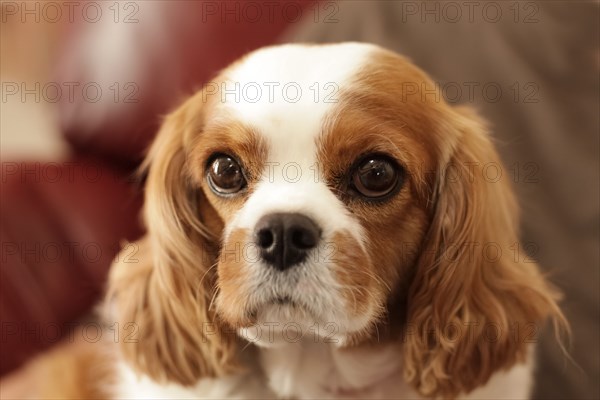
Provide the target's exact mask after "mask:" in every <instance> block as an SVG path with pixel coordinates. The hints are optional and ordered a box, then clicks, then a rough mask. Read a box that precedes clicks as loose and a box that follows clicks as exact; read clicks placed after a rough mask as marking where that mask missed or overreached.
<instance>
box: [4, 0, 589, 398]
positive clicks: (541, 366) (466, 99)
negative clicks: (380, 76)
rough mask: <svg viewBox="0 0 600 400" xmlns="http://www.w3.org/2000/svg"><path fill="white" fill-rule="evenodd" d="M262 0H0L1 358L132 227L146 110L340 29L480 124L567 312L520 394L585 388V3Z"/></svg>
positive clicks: (99, 269)
mask: <svg viewBox="0 0 600 400" xmlns="http://www.w3.org/2000/svg"><path fill="white" fill-rule="evenodd" d="M266 3H269V2H256V3H255V4H257V5H258V6H257V7H256V6H248V3H247V2H241V1H228V2H214V1H204V2H200V1H191V2H190V1H188V2H184V1H181V2H180V1H172V2H170V4H169V5H168V6H167V4H166V2H163V1H152V2H121V3H117V5H114V4H115V3H113V2H85V1H83V2H71V3H69V4H70V5H69V4H67V2H48V1H42V2H35V1H31V2H11V1H3V2H1V3H0V4H1V10H2V11H1V12H2V14H1V18H2V22H1V25H0V26H1V35H0V40H1V43H0V44H1V58H0V67H1V70H0V81H1V84H2V88H1V89H2V91H1V95H2V101H1V103H0V106H1V136H0V140H1V153H0V155H1V157H2V188H1V190H0V196H1V201H2V202H1V205H2V209H1V210H0V221H1V225H0V234H1V240H2V267H1V278H2V279H1V282H0V284H1V292H0V296H1V302H0V312H1V315H0V317H1V320H2V336H1V340H0V345H1V357H0V358H1V363H0V364H1V365H0V366H1V371H2V373H3V374H8V373H10V372H14V371H15V369H16V368H18V366H20V365H22V364H23V363H24V362H26V361H27V360H28V359H29V358H30V357H31V356H32V355H34V354H36V353H38V352H39V351H41V350H42V349H45V348H47V347H49V346H51V345H53V344H54V343H56V342H57V341H59V340H60V338H64V336H66V335H67V333H68V332H69V329H68V326H70V325H69V324H71V323H77V322H78V321H79V322H80V323H81V321H83V320H82V318H85V317H86V316H87V315H89V312H90V310H91V307H92V305H93V304H94V303H95V302H96V301H97V300H98V298H99V296H100V295H101V293H102V290H103V283H104V278H105V276H106V271H107V268H108V266H109V264H110V262H111V260H112V259H113V257H114V256H115V254H116V252H117V251H118V249H119V247H120V244H121V243H122V240H123V239H134V238H135V237H137V236H139V235H140V234H141V232H142V228H141V227H140V225H139V219H138V216H137V211H138V210H139V207H140V204H141V199H140V193H139V190H138V189H137V188H136V185H135V182H134V180H133V179H131V178H130V176H131V172H132V171H133V169H134V168H135V166H136V165H137V163H138V162H139V160H140V158H141V156H142V154H143V150H144V148H145V146H146V145H147V143H148V142H149V141H150V140H151V138H152V136H153V134H154V132H155V130H156V127H157V126H158V124H159V121H160V116H161V115H163V114H164V113H165V112H166V111H167V110H168V109H169V108H170V107H173V105H174V104H175V103H176V102H177V101H178V100H179V99H181V98H182V97H184V96H186V95H188V94H190V93H191V92H192V91H193V90H195V89H197V88H199V87H200V86H201V85H202V84H203V83H204V82H206V81H207V80H209V79H210V77H211V76H212V75H214V74H215V73H216V71H218V70H219V69H220V68H222V67H224V66H225V65H226V64H227V63H229V62H230V61H232V60H233V59H235V58H237V57H238V56H240V55H242V54H244V53H245V52H247V51H250V50H252V49H254V48H257V47H260V46H262V45H267V44H272V43H279V42H288V41H291V42H332V41H347V40H356V41H367V42H373V43H377V44H380V45H383V46H385V47H387V48H390V49H392V50H395V51H398V52H400V53H402V54H404V55H406V56H408V57H409V58H411V59H412V60H413V61H414V62H415V63H416V64H417V65H419V66H420V67H421V68H423V69H424V70H426V71H427V72H428V73H430V74H431V75H432V76H433V78H434V79H435V80H436V81H437V82H439V84H440V87H441V88H442V89H443V90H442V92H443V93H444V95H445V96H446V98H447V99H448V100H449V101H451V102H455V103H462V104H470V105H471V106H473V107H475V108H476V109H478V110H479V111H480V113H481V114H482V115H483V116H485V118H487V119H488V120H489V121H490V122H491V124H492V126H493V132H494V135H495V137H496V138H497V142H498V148H499V151H500V153H501V155H502V157H503V159H504V161H505V164H506V166H507V170H506V171H504V173H507V174H511V176H512V177H513V181H514V183H515V187H516V189H517V192H518V194H519V197H520V201H521V205H522V208H523V219H524V220H523V235H522V236H523V242H524V243H529V244H530V246H529V247H528V248H527V250H528V251H529V252H530V253H532V254H531V255H532V256H533V257H534V258H535V259H536V260H538V261H539V263H540V264H541V265H542V267H543V268H544V269H545V270H546V271H547V272H548V273H549V276H550V278H551V280H552V281H553V282H554V283H556V284H557V285H558V286H559V287H560V288H561V289H562V290H563V292H564V293H565V299H564V302H563V306H564V310H565V312H566V314H567V317H568V319H569V320H570V322H571V323H572V327H573V337H572V345H571V347H570V353H571V355H572V357H573V359H574V361H575V363H576V365H574V364H573V363H571V362H570V361H568V360H566V359H565V357H564V356H563V355H562V354H561V353H560V350H559V349H558V347H557V345H556V343H555V342H554V341H553V339H552V338H551V337H549V335H548V334H546V333H544V334H542V335H541V344H540V346H538V354H537V357H538V359H539V362H538V379H537V386H536V391H535V397H536V398H555V399H564V398H577V399H580V398H586V399H596V398H600V389H599V383H598V382H599V376H598V375H599V373H600V361H599V359H600V347H599V343H600V340H599V339H600V337H599V325H600V322H599V318H600V314H599V312H600V308H599V303H600V298H599V293H600V285H599V283H600V274H599V271H600V268H599V261H600V260H599V223H598V222H599V210H600V207H599V205H600V204H599V203H600V186H599V181H600V176H599V173H600V164H599V151H600V150H599V147H600V146H599V145H600V139H599V127H600V126H599V118H600V117H599V113H598V110H599V97H598V96H599V89H600V86H599V72H600V71H599V70H600V50H599V34H600V31H599V24H598V21H599V18H598V17H599V6H598V2H596V1H550V2H540V1H496V2H494V1H489V2H486V1H482V2H471V3H469V4H468V5H467V4H465V3H464V2H438V1H428V2H422V1H340V2H333V1H318V2H312V1H311V2H299V1H288V2H275V5H273V3H271V5H267V4H266ZM111 7H112V8H111ZM253 7H254V8H253ZM57 10H58V11H57ZM98 10H100V11H99V12H98ZM98 88H99V90H98ZM98 93H100V95H98Z"/></svg>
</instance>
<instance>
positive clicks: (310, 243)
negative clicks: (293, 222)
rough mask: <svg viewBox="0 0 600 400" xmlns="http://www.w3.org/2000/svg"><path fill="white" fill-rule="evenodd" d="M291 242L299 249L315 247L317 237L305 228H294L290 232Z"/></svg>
mask: <svg viewBox="0 0 600 400" xmlns="http://www.w3.org/2000/svg"><path fill="white" fill-rule="evenodd" d="M292 243H293V244H294V245H295V246H296V247H297V248H299V249H303V250H308V249H312V248H313V247H315V245H316V244H317V238H316V236H315V235H314V234H313V233H312V232H310V231H308V230H306V229H296V230H294V231H293V232H292Z"/></svg>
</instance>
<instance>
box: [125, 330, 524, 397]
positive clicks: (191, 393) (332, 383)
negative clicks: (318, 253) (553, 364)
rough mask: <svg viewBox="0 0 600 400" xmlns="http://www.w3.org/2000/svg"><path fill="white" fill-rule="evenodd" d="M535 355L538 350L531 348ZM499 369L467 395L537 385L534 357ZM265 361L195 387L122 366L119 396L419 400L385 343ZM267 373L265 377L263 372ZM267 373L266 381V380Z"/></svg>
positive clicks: (269, 352) (268, 354)
mask: <svg viewBox="0 0 600 400" xmlns="http://www.w3.org/2000/svg"><path fill="white" fill-rule="evenodd" d="M532 353H533V352H532ZM532 359H533V354H531V355H530V357H529V360H530V362H528V363H527V364H520V365H516V366H514V367H513V368H511V369H510V370H508V371H501V372H498V373H496V374H495V375H494V376H493V377H492V378H491V379H490V381H489V382H488V383H487V384H486V385H485V386H483V387H481V388H478V389H476V390H475V391H473V392H471V393H470V394H469V395H468V396H464V397H462V398H464V399H526V398H528V397H529V394H530V390H531V387H532V383H533V380H532V365H533V363H532V361H531V360H532ZM260 365H261V366H262V371H260V367H258V366H257V365H256V366H254V367H255V368H256V369H254V370H253V371H249V372H248V373H247V374H244V375H236V376H230V377H225V378H219V379H202V380H200V381H199V382H198V383H197V384H196V385H195V386H193V387H187V388H186V387H183V386H179V385H176V384H167V385H164V384H158V383H155V382H153V381H152V380H150V379H149V378H147V377H145V376H141V377H140V376H137V375H136V374H135V373H134V372H133V371H132V370H131V369H130V368H129V367H127V366H126V365H125V364H123V363H120V364H119V367H118V368H119V382H118V384H117V386H116V387H115V388H114V393H115V398H127V399H150V398H151V399H197V398H212V399H216V398H219V399H225V398H228V399H246V398H247V399H250V398H253V399H256V398H261V399H267V398H297V399H315V398H319V399H323V398H336V399H366V398H374V399H418V398H420V396H419V395H418V394H417V393H416V392H415V391H414V390H413V389H412V388H411V387H410V386H408V385H407V384H406V383H405V381H404V379H403V377H402V362H401V353H400V349H399V348H397V346H381V347H369V348H366V347H365V348H359V349H352V350H343V349H338V348H336V347H335V346H334V345H331V344H325V343H322V342H318V343H314V342H312V341H305V342H299V343H293V344H286V345H283V346H278V347H275V348H262V349H260ZM263 373H264V375H263ZM265 376H266V379H265Z"/></svg>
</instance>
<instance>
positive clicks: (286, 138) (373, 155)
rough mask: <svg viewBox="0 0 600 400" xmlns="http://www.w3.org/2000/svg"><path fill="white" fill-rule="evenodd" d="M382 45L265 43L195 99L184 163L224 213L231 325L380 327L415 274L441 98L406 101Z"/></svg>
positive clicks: (222, 274)
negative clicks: (269, 85) (199, 116)
mask: <svg viewBox="0 0 600 400" xmlns="http://www.w3.org/2000/svg"><path fill="white" fill-rule="evenodd" d="M371 57H381V59H382V60H381V65H380V66H376V65H377V64H376V63H375V64H372V63H373V60H371V59H370V58H371ZM385 57H386V56H385V54H378V53H377V52H376V51H375V49H374V48H373V47H371V46H365V45H356V44H347V45H341V46H322V47H321V46H312V47H303V46H289V47H279V48H268V49H265V50H262V51H258V52H256V53H253V54H251V55H250V56H248V57H246V58H245V59H243V60H242V61H241V62H239V63H238V64H236V65H234V66H233V67H231V68H229V69H228V70H227V71H225V72H224V73H223V74H222V75H221V76H220V77H219V78H218V79H217V82H218V83H212V84H211V85H209V86H207V90H210V93H211V94H207V93H205V94H204V99H203V100H205V101H206V103H208V104H203V105H200V104H197V105H196V106H197V107H204V112H205V116H204V121H203V122H202V123H203V127H202V133H201V134H200V135H198V136H197V138H196V139H195V140H194V141H193V144H192V148H191V149H190V156H191V159H190V162H189V163H188V165H187V168H188V169H189V172H190V174H191V175H192V176H193V177H194V181H195V183H196V184H197V186H198V187H201V188H202V191H203V193H204V195H205V196H206V198H207V201H208V203H209V204H210V205H211V207H212V209H214V210H215V211H216V213H217V214H218V216H219V217H220V220H221V221H222V224H223V231H222V233H221V234H220V239H221V243H222V246H221V251H220V255H219V257H218V267H217V276H218V279H217V285H218V293H217V295H216V299H215V302H216V303H215V304H216V309H217V312H218V313H219V314H220V315H222V317H223V318H224V319H225V320H226V321H227V322H228V323H230V324H231V325H233V326H235V327H238V328H247V327H248V326H253V325H255V324H259V327H257V329H260V331H263V330H264V332H266V331H267V329H268V325H264V324H271V329H274V330H275V331H278V330H280V329H281V328H283V327H284V326H286V324H287V323H295V324H299V325H300V326H301V327H302V329H303V330H304V332H307V329H308V328H309V327H310V326H314V325H315V324H319V325H320V326H321V329H320V330H318V331H320V332H321V333H323V334H324V335H328V336H329V337H330V338H333V337H335V339H336V340H339V341H340V343H343V342H345V341H347V339H348V338H349V337H350V336H352V335H355V334H361V333H363V332H364V331H365V330H368V329H369V328H372V327H373V325H374V323H375V322H376V321H377V320H378V318H379V317H381V316H382V315H383V313H384V311H385V307H386V303H387V301H388V300H389V298H390V296H392V295H393V294H395V292H396V291H395V290H394V289H396V288H397V287H398V285H399V283H400V282H401V281H403V280H404V279H406V275H407V273H408V272H409V271H408V266H409V265H410V264H411V263H413V262H414V259H411V257H414V255H415V253H416V251H415V248H416V247H417V246H418V245H420V243H421V241H422V237H423V235H424V232H425V229H426V227H427V210H426V209H427V207H426V201H427V195H428V194H427V187H425V186H424V185H423V184H422V182H420V179H421V177H420V176H415V177H412V176H411V174H412V173H413V167H414V168H415V171H414V173H417V174H419V173H421V172H422V171H421V170H420V169H426V168H428V167H429V169H431V170H433V169H434V168H435V166H434V165H433V164H432V163H431V160H434V159H435V158H436V154H435V152H436V151H437V149H435V148H432V147H431V146H430V145H431V142H430V139H429V138H428V137H427V136H428V135H429V136H431V132H432V131H434V130H435V129H437V128H436V127H435V126H434V125H435V119H434V118H432V114H433V113H435V110H430V109H429V108H434V107H422V106H421V107H415V106H412V105H409V106H407V105H406V104H405V105H402V104H401V101H402V99H400V98H399V96H398V95H397V94H399V92H396V90H398V89H399V87H394V82H393V81H392V79H393V78H394V76H393V71H391V70H389V71H386V64H385ZM314 60H322V62H321V63H315V62H314ZM348 60H353V62H351V63H349V62H348ZM369 65H370V66H369ZM389 66H390V64H388V65H387V67H389ZM405 68H406V71H405V72H406V75H405V76H406V77H408V78H409V80H410V81H417V82H418V84H421V83H425V78H424V76H422V75H421V74H420V73H418V71H416V70H415V69H413V68H412V67H410V66H409V65H408V64H406V66H405ZM376 69H377V70H376ZM378 75H379V76H380V78H379V79H370V77H373V76H378ZM264 82H276V83H277V84H278V86H273V93H272V94H271V96H269V93H267V91H266V90H264V92H263V93H262V96H260V98H259V99H258V100H257V101H255V98H256V97H257V96H256V95H254V94H250V93H249V89H247V88H250V87H252V86H253V85H257V86H256V87H261V88H262V89H265V88H266V86H264ZM258 85H260V86H258ZM285 85H287V87H288V89H282V88H283V87H284V86H285ZM325 87H327V88H328V89H327V90H328V93H327V96H325V95H324V94H323V91H324V90H325V89H324V88H325ZM286 90H287V92H289V93H286ZM294 91H295V93H293V92H294ZM256 93H258V91H257V92H256ZM319 94H320V95H321V98H318V97H315V96H318V95H319ZM286 96H287V98H286ZM292 96H294V97H292ZM418 103H421V102H420V101H419V102H418ZM434 106H435V105H434ZM402 107H404V108H405V110H403V111H400V112H398V111H397V110H398V109H400V108H402ZM408 108H411V110H409V109H408ZM419 108H420V109H419ZM198 112H200V110H199V109H198ZM406 116H408V117H409V118H410V121H411V122H412V121H418V123H419V128H420V129H423V131H420V129H419V130H417V129H414V128H415V127H413V128H409V127H408V125H409V120H407V118H406ZM411 125H412V123H411ZM423 162H425V163H426V164H423ZM409 166H411V167H409ZM429 195H431V193H429ZM211 212H212V210H211ZM403 245H404V247H405V248H404V249H403ZM410 246H412V248H410ZM407 248H409V250H410V253H409V252H407V251H406V250H407ZM260 324H263V326H262V327H260ZM326 325H327V326H328V328H325V326H326ZM289 326H290V325H288V327H289ZM278 328H279V329H278ZM315 331H316V330H315ZM240 333H241V334H242V335H245V336H246V337H249V338H256V341H257V343H259V344H263V345H267V346H268V345H272V344H275V343H276V342H277V338H275V339H273V337H269V336H268V335H266V334H264V335H260V332H257V331H256V330H255V329H250V330H248V329H240Z"/></svg>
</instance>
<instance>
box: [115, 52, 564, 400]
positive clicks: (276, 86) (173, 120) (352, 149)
mask: <svg viewBox="0 0 600 400" xmlns="http://www.w3.org/2000/svg"><path fill="white" fill-rule="evenodd" d="M490 163H495V165H496V166H497V167H500V165H501V164H500V161H499V159H498V157H497V155H496V153H495V151H494V149H493V147H492V145H491V143H490V140H489V138H488V137H487V133H486V132H485V130H484V128H483V126H482V125H481V124H480V123H479V122H478V121H477V119H476V118H474V116H472V115H471V114H470V113H468V112H467V111H465V110H457V109H453V108H451V107H450V106H449V105H447V104H446V103H445V102H444V101H443V100H442V99H441V98H440V95H439V92H438V91H437V90H436V87H435V85H434V84H433V82H432V81H431V80H430V79H429V78H428V77H427V76H426V75H425V74H424V73H423V72H421V71H420V70H418V69H417V68H416V67H414V66H413V65H411V64H410V63H409V62H408V61H406V60H405V59H403V58H401V57H399V56H397V55H395V54H393V53H390V52H387V51H385V50H382V49H380V48H377V47H375V46H371V45H363V44H339V45H324V46H305V45H289V46H279V47H272V48H266V49H262V50H259V51H257V52H254V53H251V54H250V55H248V56H246V57H244V58H243V59H241V60H240V61H238V62H236V63H235V64H233V65H232V66H230V67H229V68H227V69H226V70H224V71H223V72H222V73H221V74H220V75H219V76H218V77H217V78H216V79H215V80H214V81H213V82H211V83H210V84H208V85H207V86H206V87H205V88H204V89H203V91H201V92H200V93H198V94H196V95H195V96H194V97H192V98H191V99H189V100H188V101H187V102H186V103H185V104H184V105H183V106H181V107H180V108H179V109H178V110H177V111H176V112H174V113H173V114H171V115H170V116H169V117H168V119H167V121H166V122H165V125H164V127H163V129H162V131H161V133H160V134H159V137H158V138H157V140H156V142H155V144H154V146H153V147H152V149H151V151H150V154H149V157H148V162H147V164H148V167H149V175H148V185H147V194H146V208H145V217H146V221H147V224H148V230H149V239H150V243H151V247H152V249H151V250H150V252H151V261H150V262H149V266H148V267H147V268H146V270H145V271H146V272H145V275H144V274H142V275H144V276H145V278H144V281H143V282H144V283H143V284H144V285H145V289H140V292H143V296H146V297H147V296H149V294H148V293H152V296H153V297H154V300H151V301H150V300H148V298H146V300H145V303H144V304H145V307H146V308H144V307H141V308H140V307H139V306H136V307H134V306H131V305H127V302H126V300H123V302H121V306H120V307H122V308H128V309H129V310H130V312H131V313H134V315H131V314H127V313H126V312H125V313H124V315H128V316H129V317H130V318H135V320H137V321H139V320H143V321H144V322H147V321H146V320H145V319H144V318H145V314H151V315H152V319H151V320H150V321H149V322H147V323H148V324H149V325H150V326H149V327H148V330H151V329H154V330H156V329H158V330H159V331H164V330H165V327H164V326H161V322H165V324H166V325H168V328H166V329H167V330H168V331H169V333H168V335H169V337H170V339H167V338H166V337H167V334H166V333H164V335H160V334H158V335H157V334H154V335H155V336H152V337H150V336H148V335H147V336H146V340H147V341H150V340H153V342H152V343H153V346H148V345H147V347H146V349H142V346H143V345H140V346H136V347H133V350H132V347H130V349H129V350H126V352H127V351H129V352H130V354H131V359H132V362H133V363H134V364H137V365H138V367H139V369H141V370H143V371H144V372H146V373H149V374H151V375H152V376H155V377H157V376H160V377H165V376H166V377H167V378H169V379H171V380H175V381H178V382H181V383H193V382H194V380H195V379H198V378H199V377H200V376H203V375H211V374H215V373H220V372H222V371H224V370H226V365H228V364H229V363H230V362H231V361H232V359H234V358H235V346H236V345H235V339H232V338H230V337H228V336H227V334H225V333H224V331H225V327H230V328H233V329H235V330H237V332H238V333H239V334H240V335H241V336H242V337H243V338H245V339H248V340H252V341H255V342H256V343H257V344H259V345H262V346H272V345H278V344H281V341H282V340H284V338H283V337H281V336H280V335H278V334H277V332H280V330H281V329H282V328H284V327H288V328H289V327H290V324H292V325H291V326H293V327H294V328H296V329H300V330H301V331H304V332H305V333H306V332H307V329H311V328H312V329H313V330H311V331H310V332H311V334H314V333H315V332H318V333H319V334H323V335H326V336H327V338H328V339H334V342H335V343H337V345H338V346H354V345H358V344H360V343H363V342H369V341H376V340H384V341H395V340H398V341H402V343H403V346H402V347H403V354H399V355H398V356H399V357H403V358H404V360H403V363H404V365H405V375H406V378H407V380H408V381H410V382H412V383H413V384H414V385H415V386H416V387H417V389H419V390H420V391H421V393H423V394H427V395H444V396H453V395H456V394H457V393H459V392H461V391H468V390H470V389H473V388H474V387H477V386H478V385H480V384H482V383H484V382H485V381H487V379H488V378H489V376H490V375H491V374H492V373H493V372H494V371H495V370H497V369H499V368H503V367H508V366H510V365H512V364H513V363H514V362H516V361H518V360H522V359H523V357H524V356H525V353H526V352H525V344H524V343H523V342H520V336H519V335H520V334H519V335H516V336H514V335H508V334H507V332H508V328H509V326H510V324H513V323H520V324H526V323H530V322H535V321H538V320H540V319H541V318H543V317H544V316H545V315H547V314H553V315H556V316H558V317H560V312H559V311H558V309H557V307H556V304H555V302H554V300H553V294H552V292H551V291H550V289H549V288H548V287H547V286H546V284H545V282H544V281H543V279H542V278H541V277H540V276H539V273H538V271H537V269H536V268H535V266H534V265H527V264H523V263H522V260H520V259H517V260H516V261H515V260H514V259H513V257H514V253H512V252H510V250H509V249H510V248H511V246H514V244H515V243H517V240H518V239H517V233H516V232H517V216H516V209H515V206H514V201H513V198H512V194H511V191H510V187H509V186H508V185H507V184H506V183H505V179H501V180H500V179H496V176H494V177H491V178H490V177H489V176H487V175H485V171H487V170H484V167H486V166H489V164H490ZM486 168H487V167H486ZM491 243H492V244H494V246H495V247H494V248H493V249H492V250H494V251H496V253H494V254H495V255H494V256H493V257H492V256H490V249H489V246H490V244H491ZM496 246H497V247H496ZM498 249H500V255H498V253H497V250H498ZM140 274H141V273H140ZM113 275H114V276H118V278H113V283H112V285H113V287H117V289H113V290H114V291H115V292H117V295H118V286H119V285H120V284H121V285H123V290H124V291H126V290H129V291H130V292H131V293H133V292H135V290H134V289H132V287H133V286H134V285H133V283H132V280H133V278H132V277H129V278H128V279H125V278H123V276H122V275H118V274H117V273H116V272H115V273H113ZM136 279H138V280H140V278H139V277H138V278H136ZM149 285H152V290H150V289H148V286H149ZM121 297H122V298H123V295H121ZM157 299H159V300H157ZM130 302H131V300H130ZM138 303H139V300H138ZM148 303H153V304H154V305H152V304H150V305H148ZM136 304H137V303H136ZM144 310H146V311H144ZM123 318H125V317H123ZM167 322H168V323H167ZM207 323H208V324H211V329H209V330H206V329H205V327H206V324H207ZM213 324H214V326H212V325H213ZM315 324H316V326H319V327H320V328H322V329H316V330H314V327H315ZM489 324H492V325H493V326H494V327H499V328H500V329H503V328H505V329H506V331H504V332H505V333H506V334H505V335H503V336H502V337H501V338H498V339H497V340H495V341H494V342H491V341H485V340H482V339H481V338H482V337H483V335H484V333H485V332H486V329H489ZM449 327H451V328H454V329H456V328H457V327H458V329H462V328H465V327H466V328H468V329H471V330H472V331H470V332H469V333H468V335H466V334H462V335H461V336H460V337H459V338H458V339H457V338H456V335H454V336H452V335H451V336H452V337H446V336H445V333H446V332H448V328H449ZM261 328H262V329H261ZM140 329H141V328H140ZM261 330H262V331H263V334H261V333H260V332H259V331H261ZM272 330H274V331H275V333H276V334H275V335H274V336H273V335H267V334H265V332H267V331H272ZM382 332H383V335H382V336H378V334H379V333H382ZM522 334H527V332H522ZM173 338H181V339H182V342H183V343H184V344H185V346H183V347H182V345H181V344H179V349H182V348H184V349H185V350H175V349H174V346H175V345H174V344H171V343H170V342H172V341H173V340H174V339H173ZM163 347H165V348H163ZM149 348H150V349H151V350H148V349H149ZM150 353H151V354H150ZM172 353H176V354H178V355H179V357H177V356H174V355H173V354H172ZM153 357H154V358H153ZM151 360H156V361H151ZM156 365H158V366H156Z"/></svg>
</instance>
